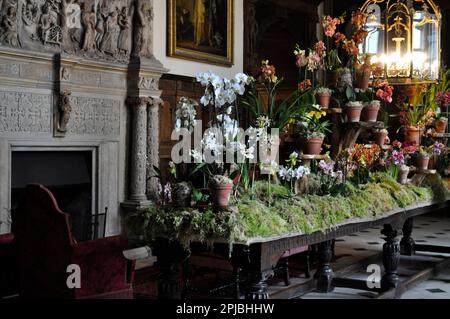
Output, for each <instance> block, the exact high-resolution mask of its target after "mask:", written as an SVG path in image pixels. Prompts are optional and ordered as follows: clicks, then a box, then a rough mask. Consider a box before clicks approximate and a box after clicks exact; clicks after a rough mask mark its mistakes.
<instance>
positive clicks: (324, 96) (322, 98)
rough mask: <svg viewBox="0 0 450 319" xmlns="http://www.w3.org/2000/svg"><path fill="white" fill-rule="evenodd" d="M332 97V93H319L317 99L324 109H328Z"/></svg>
mask: <svg viewBox="0 0 450 319" xmlns="http://www.w3.org/2000/svg"><path fill="white" fill-rule="evenodd" d="M330 99H331V94H330V93H317V100H318V102H319V105H320V106H321V107H322V109H324V110H327V109H328V107H329V106H330Z"/></svg>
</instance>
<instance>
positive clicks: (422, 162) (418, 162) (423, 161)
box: [414, 155, 430, 171]
mask: <svg viewBox="0 0 450 319" xmlns="http://www.w3.org/2000/svg"><path fill="white" fill-rule="evenodd" d="M429 163H430V157H429V156H424V155H417V156H416V157H414V166H415V167H417V168H418V169H419V170H422V171H423V170H427V169H428V164H429Z"/></svg>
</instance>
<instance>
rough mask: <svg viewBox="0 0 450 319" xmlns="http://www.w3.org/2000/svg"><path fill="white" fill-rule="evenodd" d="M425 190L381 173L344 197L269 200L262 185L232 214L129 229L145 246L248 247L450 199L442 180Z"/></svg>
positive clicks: (279, 190)
mask: <svg viewBox="0 0 450 319" xmlns="http://www.w3.org/2000/svg"><path fill="white" fill-rule="evenodd" d="M424 185H425V186H426V187H417V186H413V185H400V184H398V183H397V182H396V181H394V180H392V179H391V178H389V177H388V176H386V175H383V174H375V175H373V178H372V182H371V183H368V184H365V185H360V186H359V187H356V186H354V185H352V184H349V183H348V184H345V187H344V188H343V190H342V191H341V194H340V195H335V196H331V195H328V196H316V195H299V196H294V195H291V194H290V191H289V189H287V188H285V187H283V186H280V185H271V187H270V194H271V196H268V191H269V190H268V189H267V187H268V186H267V183H265V182H258V183H257V184H256V185H255V189H254V194H256V196H250V195H245V194H244V195H242V196H241V197H240V198H239V200H234V201H233V207H232V208H231V209H230V210H229V211H223V212H219V213H217V212H216V213H214V212H213V211H211V210H209V209H208V210H206V211H204V212H202V211H199V210H197V209H193V208H173V207H164V208H156V207H154V208H151V209H149V210H147V211H142V212H139V213H137V214H135V215H133V216H131V217H130V218H129V226H130V230H131V233H132V234H134V235H137V239H139V240H141V241H145V242H151V241H152V240H154V239H155V238H156V237H161V236H162V237H167V238H169V239H173V240H179V241H180V242H181V243H183V244H185V245H188V244H189V242H190V241H191V240H193V239H195V240H201V241H208V240H210V239H212V238H222V239H225V240H228V241H230V242H236V241H239V242H241V241H242V242H245V241H247V240H248V239H251V238H255V237H257V238H267V237H273V236H281V235H287V234H292V233H300V234H310V233H312V232H315V231H321V230H322V231H325V230H327V229H331V228H333V227H336V226H337V225H338V224H340V223H342V222H345V221H346V220H350V219H358V218H371V217H372V218H376V217H381V216H383V215H385V214H387V213H389V212H392V211H394V210H396V209H399V208H406V207H408V206H411V205H414V204H420V203H426V202H431V201H433V200H444V199H445V198H447V194H448V191H447V189H446V187H445V186H444V184H443V183H442V180H441V179H435V180H431V181H430V180H428V181H427V182H426V183H425V184H424Z"/></svg>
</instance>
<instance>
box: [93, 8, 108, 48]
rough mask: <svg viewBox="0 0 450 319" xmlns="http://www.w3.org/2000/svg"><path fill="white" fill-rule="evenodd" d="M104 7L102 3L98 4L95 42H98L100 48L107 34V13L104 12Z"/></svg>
mask: <svg viewBox="0 0 450 319" xmlns="http://www.w3.org/2000/svg"><path fill="white" fill-rule="evenodd" d="M102 10H103V8H102V7H100V4H99V5H98V6H97V24H96V25H95V31H96V34H95V43H96V44H97V48H100V46H101V43H102V40H103V35H104V34H105V20H106V15H104V14H103V12H102Z"/></svg>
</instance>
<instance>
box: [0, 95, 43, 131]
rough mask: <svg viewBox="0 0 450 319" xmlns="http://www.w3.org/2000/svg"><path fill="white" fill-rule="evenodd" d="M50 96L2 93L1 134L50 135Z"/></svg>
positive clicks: (0, 102)
mask: <svg viewBox="0 0 450 319" xmlns="http://www.w3.org/2000/svg"><path fill="white" fill-rule="evenodd" d="M51 105H52V98H51V96H50V95H44V94H36V93H22V92H0V132H1V133H50V132H51V123H50V120H49V119H50V118H51V114H52V112H51Z"/></svg>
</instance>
